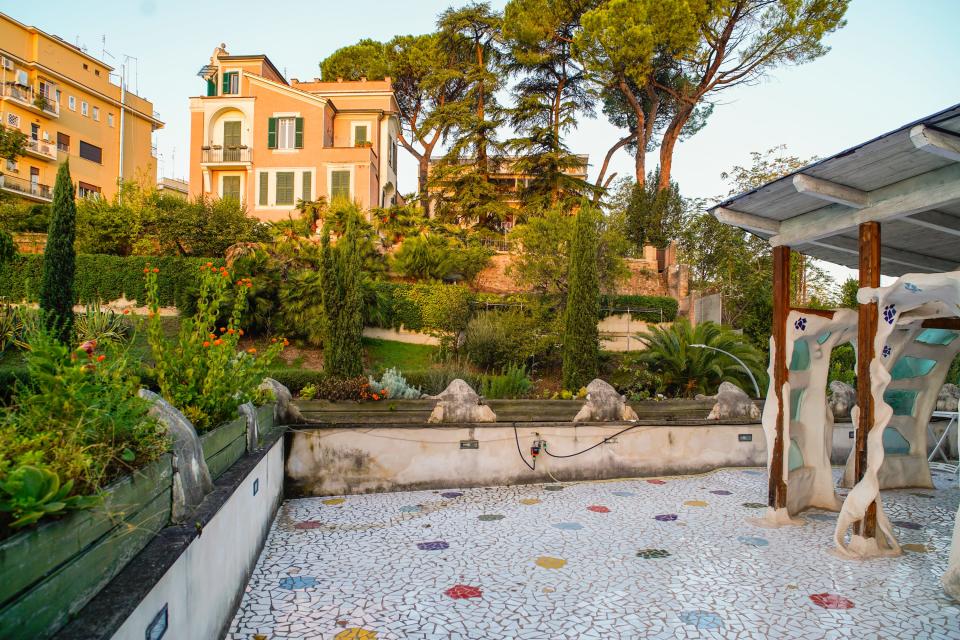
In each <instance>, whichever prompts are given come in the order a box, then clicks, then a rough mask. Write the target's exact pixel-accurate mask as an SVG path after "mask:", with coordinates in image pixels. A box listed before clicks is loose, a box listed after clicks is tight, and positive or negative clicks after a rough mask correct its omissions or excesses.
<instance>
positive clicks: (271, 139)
mask: <svg viewBox="0 0 960 640" xmlns="http://www.w3.org/2000/svg"><path fill="white" fill-rule="evenodd" d="M267 148H268V149H276V148H277V119H276V118H269V119H268V120H267Z"/></svg>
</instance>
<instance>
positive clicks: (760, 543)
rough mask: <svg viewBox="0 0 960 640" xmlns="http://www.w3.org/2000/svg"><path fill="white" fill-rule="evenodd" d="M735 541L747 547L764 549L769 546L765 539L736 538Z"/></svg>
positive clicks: (752, 537) (756, 537)
mask: <svg viewBox="0 0 960 640" xmlns="http://www.w3.org/2000/svg"><path fill="white" fill-rule="evenodd" d="M737 540H739V541H740V542H742V543H743V544H745V545H747V546H748V547H766V546H767V545H769V544H770V542H769V541H768V540H767V539H766V538H760V537H758V536H737Z"/></svg>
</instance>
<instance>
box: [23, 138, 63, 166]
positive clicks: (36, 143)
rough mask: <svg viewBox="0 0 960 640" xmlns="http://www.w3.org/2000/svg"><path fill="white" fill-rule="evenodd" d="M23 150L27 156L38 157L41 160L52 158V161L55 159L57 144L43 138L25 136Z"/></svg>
mask: <svg viewBox="0 0 960 640" xmlns="http://www.w3.org/2000/svg"><path fill="white" fill-rule="evenodd" d="M23 152H24V153H26V154H27V155H28V156H33V157H35V158H40V159H41V160H52V161H54V162H56V161H57V146H56V145H55V144H53V143H52V142H44V141H43V140H34V139H33V138H27V144H26V146H25V147H24V149H23Z"/></svg>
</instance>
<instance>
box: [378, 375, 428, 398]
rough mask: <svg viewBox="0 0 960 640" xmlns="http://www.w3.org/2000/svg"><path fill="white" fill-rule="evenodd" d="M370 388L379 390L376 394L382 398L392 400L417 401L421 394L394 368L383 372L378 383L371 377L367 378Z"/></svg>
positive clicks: (417, 388)
mask: <svg viewBox="0 0 960 640" xmlns="http://www.w3.org/2000/svg"><path fill="white" fill-rule="evenodd" d="M369 381H370V386H371V387H372V388H373V389H380V390H381V393H380V394H378V395H380V396H381V397H382V398H393V399H394V400H417V399H419V398H420V396H421V395H423V394H422V392H421V391H420V389H419V387H414V386H411V385H410V384H408V383H407V379H406V378H404V377H403V374H402V373H400V370H399V369H397V368H396V367H390V368H389V369H387V370H386V371H384V372H383V376H382V377H381V378H380V382H377V381H376V379H374V377H373V376H370V377H369Z"/></svg>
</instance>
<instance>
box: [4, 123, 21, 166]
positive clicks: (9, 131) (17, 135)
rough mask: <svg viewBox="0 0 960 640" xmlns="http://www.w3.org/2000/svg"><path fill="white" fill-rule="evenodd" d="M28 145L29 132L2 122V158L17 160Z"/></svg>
mask: <svg viewBox="0 0 960 640" xmlns="http://www.w3.org/2000/svg"><path fill="white" fill-rule="evenodd" d="M26 146H27V134H25V133H24V132H22V131H20V130H19V129H14V128H13V127H6V126H4V125H3V124H0V158H2V159H4V160H10V161H11V162H16V160H17V158H19V157H20V156H22V155H23V151H24V149H25V148H26Z"/></svg>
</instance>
